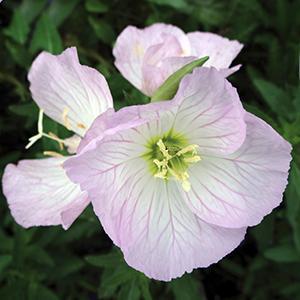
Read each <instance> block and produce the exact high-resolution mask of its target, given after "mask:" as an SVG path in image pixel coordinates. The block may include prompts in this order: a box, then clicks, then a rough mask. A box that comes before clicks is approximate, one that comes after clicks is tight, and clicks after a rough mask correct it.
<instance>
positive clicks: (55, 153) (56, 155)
mask: <svg viewBox="0 0 300 300" xmlns="http://www.w3.org/2000/svg"><path fill="white" fill-rule="evenodd" d="M43 154H44V155H47V156H51V157H64V156H63V155H62V154H60V153H58V152H55V151H44V152H43Z"/></svg>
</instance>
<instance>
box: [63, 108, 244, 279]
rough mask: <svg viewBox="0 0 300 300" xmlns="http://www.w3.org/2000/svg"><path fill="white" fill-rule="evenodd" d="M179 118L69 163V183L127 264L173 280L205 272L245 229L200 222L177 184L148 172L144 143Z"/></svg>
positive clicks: (166, 118) (123, 135) (112, 139)
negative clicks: (88, 201)
mask: <svg viewBox="0 0 300 300" xmlns="http://www.w3.org/2000/svg"><path fill="white" fill-rule="evenodd" d="M172 118H174V116H172V115H171V114H166V113H164V114H163V115H161V116H160V117H159V118H157V119H155V120H152V121H151V122H150V123H151V124H150V123H145V124H142V125H139V126H138V127H133V128H126V129H123V130H119V131H118V132H117V133H115V134H113V135H107V136H105V137H103V138H102V139H101V140H100V141H98V142H97V144H96V146H95V148H93V149H92V150H89V151H85V152H83V154H81V155H79V156H77V157H74V158H71V159H70V160H68V161H67V162H66V163H65V164H64V167H65V168H66V169H67V173H68V175H69V176H70V178H71V179H72V180H73V181H75V182H77V183H79V184H80V186H81V188H82V189H84V190H87V191H88V194H89V197H90V199H92V203H93V207H94V210H95V212H96V214H97V215H98V217H99V219H100V221H101V223H102V225H103V227H104V229H105V231H106V232H107V234H108V235H109V236H110V237H111V239H112V240H113V241H114V243H115V244H116V245H118V246H119V247H120V248H121V249H122V251H123V253H124V256H125V260H126V261H127V262H128V264H129V265H131V266H132V267H134V268H136V269H138V270H140V271H142V272H144V273H145V274H146V275H147V276H149V277H152V278H155V279H159V280H165V281H168V280H171V279H172V278H176V277H178V276H181V275H182V274H183V273H184V272H191V271H192V270H193V268H197V267H206V266H208V265H210V264H212V263H215V262H217V261H218V260H220V259H221V258H222V257H223V256H225V255H226V254H227V253H229V252H230V251H232V250H233V249H234V248H235V247H236V246H237V245H238V244H239V243H240V242H241V240H242V239H243V238H244V234H245V228H239V229H226V228H221V227H218V226H214V225H209V224H207V223H205V222H203V221H202V220H200V219H199V218H198V217H196V215H194V214H193V213H192V212H191V210H189V208H188V207H187V205H186V204H185V202H184V199H183V197H182V189H181V187H180V185H178V183H177V182H176V181H170V182H168V183H166V182H165V181H163V180H161V179H159V178H155V177H154V176H153V175H152V174H151V173H150V172H149V166H148V164H147V161H146V160H145V159H144V158H143V157H141V155H140V154H141V153H144V151H145V149H143V147H144V141H145V140H147V138H148V137H149V136H150V137H151V136H153V134H154V133H158V134H161V133H162V132H165V131H166V130H169V126H170V125H171V124H172V122H171V121H170V120H171V119H172Z"/></svg>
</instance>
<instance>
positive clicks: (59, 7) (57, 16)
mask: <svg viewBox="0 0 300 300" xmlns="http://www.w3.org/2000/svg"><path fill="white" fill-rule="evenodd" d="M78 3H79V0H64V1H61V0H52V1H51V5H50V7H49V10H48V17H49V20H50V21H51V22H52V24H53V25H55V26H56V27H58V26H60V25H61V24H62V23H63V21H64V20H65V19H66V18H67V17H68V16H69V15H70V14H71V13H72V11H73V9H74V8H75V7H76V5H77V4H78Z"/></svg>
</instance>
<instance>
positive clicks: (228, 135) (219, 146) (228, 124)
mask: <svg viewBox="0 0 300 300" xmlns="http://www.w3.org/2000/svg"><path fill="white" fill-rule="evenodd" d="M173 101H174V102H175V103H176V104H177V105H178V106H179V107H178V111H177V114H176V119H175V121H174V129H175V131H176V132H180V133H182V134H184V135H185V136H186V137H187V138H188V139H189V141H190V143H191V144H197V145H199V152H200V155H201V154H205V153H232V152H234V151H235V150H237V149H238V148H239V147H240V146H241V145H242V143H243V141H244V139H245V135H246V125H245V121H244V114H245V112H244V109H243V107H242V105H241V102H240V99H239V96H238V94H237V92H236V89H235V88H234V87H232V85H231V84H230V83H229V82H228V81H227V80H226V79H224V77H223V75H222V74H220V73H219V72H218V71H217V70H216V69H214V68H197V69H195V70H194V71H193V73H192V74H189V75H187V76H185V77H184V78H183V79H182V81H181V83H180V86H179V89H178V91H177V94H176V95H175V97H174V100H173Z"/></svg>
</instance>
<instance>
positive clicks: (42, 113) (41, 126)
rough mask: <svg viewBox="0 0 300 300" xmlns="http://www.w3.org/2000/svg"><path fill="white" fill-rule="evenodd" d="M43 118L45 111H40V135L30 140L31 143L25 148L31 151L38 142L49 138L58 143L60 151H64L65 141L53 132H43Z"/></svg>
mask: <svg viewBox="0 0 300 300" xmlns="http://www.w3.org/2000/svg"><path fill="white" fill-rule="evenodd" d="M43 116H44V110H43V109H40V112H39V119H38V134H36V135H34V136H32V137H30V138H29V143H28V144H27V145H26V146H25V149H29V148H30V147H31V146H32V145H33V144H34V143H35V142H36V141H38V140H39V139H40V138H42V137H43V136H44V137H47V138H49V139H51V140H53V141H56V142H58V143H59V146H60V149H61V150H63V148H64V144H65V141H64V140H62V139H60V138H59V137H58V136H57V135H56V134H54V133H53V132H49V133H48V134H47V133H45V132H43V130H44V129H43Z"/></svg>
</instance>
